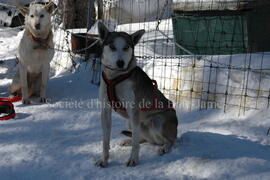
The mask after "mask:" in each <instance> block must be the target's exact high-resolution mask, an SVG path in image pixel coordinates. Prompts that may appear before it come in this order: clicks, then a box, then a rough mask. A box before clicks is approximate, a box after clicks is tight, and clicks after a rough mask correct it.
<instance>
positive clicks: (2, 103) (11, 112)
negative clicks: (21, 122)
mask: <svg viewBox="0 0 270 180" xmlns="http://www.w3.org/2000/svg"><path fill="white" fill-rule="evenodd" d="M21 100H22V98H21V97H13V98H0V114H6V115H5V116H2V117H1V116H0V121H4V120H9V119H12V118H14V117H15V116H16V112H15V109H14V106H13V104H12V103H13V102H18V101H21Z"/></svg>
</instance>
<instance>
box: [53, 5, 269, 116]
mask: <svg viewBox="0 0 270 180" xmlns="http://www.w3.org/2000/svg"><path fill="white" fill-rule="evenodd" d="M102 3H103V10H102V12H103V18H102V21H103V23H104V24H106V25H107V26H108V28H109V29H110V30H112V31H113V30H116V31H125V32H128V33H132V32H135V31H137V30H139V29H145V30H146V33H145V35H144V36H143V38H142V40H141V41H140V43H139V44H138V45H137V46H136V48H135V55H136V56H137V59H138V65H139V66H140V67H142V68H143V69H144V70H145V71H146V73H147V74H148V75H149V76H150V77H151V78H153V79H155V80H156V81H157V82H158V86H159V89H160V90H161V91H162V92H163V93H164V94H165V95H166V96H167V97H168V98H169V99H170V100H172V101H173V102H174V103H175V104H176V106H179V108H181V109H185V110H187V111H191V110H194V109H209V108H220V109H223V110H224V111H227V110H228V109H230V108H232V109H237V110H239V114H240V113H242V112H245V111H246V110H248V109H266V108H269V104H270V43H269V42H270V35H269V33H268V32H269V30H270V25H269V23H268V19H269V18H270V13H269V12H268V10H269V8H270V5H269V4H270V3H269V2H268V1H267V0H103V1H102ZM88 10H89V11H90V10H91V9H90V8H89V9H88ZM59 13H60V14H58V16H55V18H54V20H53V22H54V23H55V25H54V33H55V47H54V49H55V51H56V54H55V57H54V60H53V62H52V64H54V67H55V68H59V69H66V70H67V69H68V70H70V71H74V70H75V69H78V66H79V63H77V62H78V61H86V62H88V63H89V64H90V68H91V74H90V77H91V81H92V83H93V84H97V85H98V84H99V81H100V72H101V63H100V58H99V57H96V56H91V52H90V55H89V51H88V50H89V49H90V48H91V47H92V43H91V44H87V43H85V44H84V46H83V48H81V49H79V50H78V49H77V51H76V50H74V49H72V42H71V36H72V35H74V34H75V35H77V36H78V33H86V32H88V30H89V29H88V30H87V28H81V29H64V28H63V26H62V25H61V24H60V23H61V20H59V17H62V16H63V14H61V13H63V11H59ZM89 14H91V13H89ZM57 18H58V19H57ZM88 19H92V14H91V17H88ZM94 29H95V26H92V29H90V32H89V33H90V34H92V33H94V34H97V31H96V30H94ZM79 36H80V35H79ZM82 37H84V38H85V39H86V40H87V39H88V38H89V37H88V35H87V34H84V35H82ZM94 42H95V41H94ZM79 51H85V53H83V54H82V53H78V52H79ZM56 71H57V70H56Z"/></svg>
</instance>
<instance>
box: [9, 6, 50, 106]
mask: <svg viewBox="0 0 270 180" xmlns="http://www.w3.org/2000/svg"><path fill="white" fill-rule="evenodd" d="M19 9H20V11H21V12H22V14H23V15H24V16H25V31H24V34H23V37H22V39H21V42H20V45H19V50H18V51H19V52H18V54H19V71H18V72H17V74H16V75H15V78H14V79H13V82H12V85H11V87H10V93H11V94H12V95H19V96H20V95H22V98H23V103H24V104H30V100H29V97H30V96H37V97H39V98H40V102H46V101H47V100H46V86H47V82H48V78H49V72H50V62H51V60H52V58H53V56H54V50H53V49H52V48H53V47H54V45H53V33H52V29H51V14H52V12H53V10H54V3H48V4H47V5H42V4H34V3H32V4H30V7H29V8H26V7H19Z"/></svg>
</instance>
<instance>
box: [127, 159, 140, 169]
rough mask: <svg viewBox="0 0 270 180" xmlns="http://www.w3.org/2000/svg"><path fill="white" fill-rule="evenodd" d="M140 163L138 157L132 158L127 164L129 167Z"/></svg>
mask: <svg viewBox="0 0 270 180" xmlns="http://www.w3.org/2000/svg"><path fill="white" fill-rule="evenodd" d="M138 163H139V161H138V160H137V159H130V160H129V161H128V162H127V166H128V167H134V166H136V165H137V164H138Z"/></svg>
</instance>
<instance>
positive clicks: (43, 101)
mask: <svg viewBox="0 0 270 180" xmlns="http://www.w3.org/2000/svg"><path fill="white" fill-rule="evenodd" d="M39 102H41V103H47V102H48V99H47V98H44V97H41V98H40V100H39Z"/></svg>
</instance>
